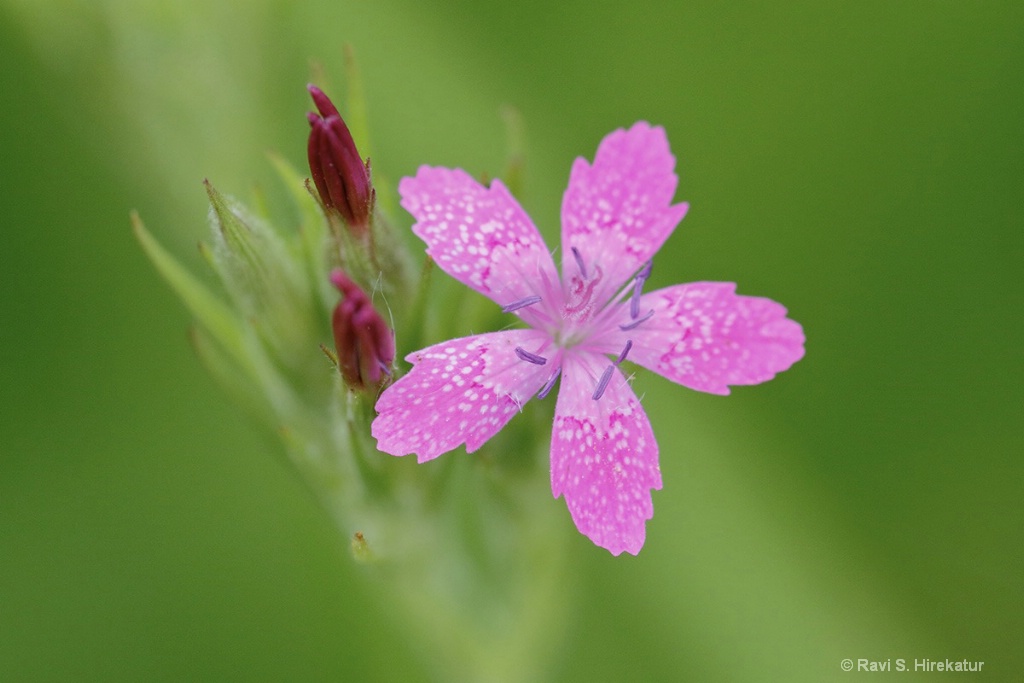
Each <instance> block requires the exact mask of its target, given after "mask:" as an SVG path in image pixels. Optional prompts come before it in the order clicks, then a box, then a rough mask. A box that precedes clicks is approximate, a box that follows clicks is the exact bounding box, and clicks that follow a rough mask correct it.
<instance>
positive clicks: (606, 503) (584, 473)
mask: <svg viewBox="0 0 1024 683" xmlns="http://www.w3.org/2000/svg"><path fill="white" fill-rule="evenodd" d="M609 363H610V361H608V359H607V358H605V357H603V356H600V355H597V354H591V353H571V354H566V356H565V358H564V360H563V365H562V386H561V387H560V389H559V393H558V404H557V406H556V407H555V426H554V431H553V433H552V435H551V493H552V494H554V496H555V497H556V498H557V497H559V496H561V495H565V502H566V505H567V506H568V507H569V513H570V514H571V515H572V519H573V522H575V523H576V528H577V529H579V530H580V533H582V534H584V535H585V536H587V537H588V538H590V540H592V541H593V542H594V543H596V544H597V545H599V546H601V547H602V548H606V549H608V550H609V551H610V552H611V553H612V554H613V555H618V554H619V553H621V552H622V551H623V550H625V551H626V552H628V553H632V554H633V555H636V554H637V553H638V552H640V548H641V547H643V544H644V536H645V528H644V525H645V522H646V521H647V520H648V519H650V518H651V517H652V516H653V515H654V505H653V503H652V501H651V489H660V488H661V470H660V469H659V468H658V444H657V442H656V441H655V440H654V433H653V432H652V431H651V424H650V422H649V421H648V420H647V415H646V414H644V411H643V409H642V408H641V407H640V401H639V400H638V399H637V397H636V394H634V393H633V390H632V389H631V388H630V386H629V383H628V382H627V381H626V378H625V377H623V376H622V373H621V372H620V371H619V369H618V368H615V369H614V370H613V372H612V378H611V381H610V382H609V383H608V386H607V388H606V389H605V391H604V394H603V395H602V396H601V398H600V399H599V400H594V399H593V398H592V396H593V394H594V389H595V386H596V384H597V383H598V381H599V378H600V376H601V375H602V374H603V373H604V371H605V368H607V367H608V365H609Z"/></svg>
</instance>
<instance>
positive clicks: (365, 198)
mask: <svg viewBox="0 0 1024 683" xmlns="http://www.w3.org/2000/svg"><path fill="white" fill-rule="evenodd" d="M308 89H309V94H310V95H311V96H312V98H313V103H314V104H316V108H317V111H319V112H320V115H319V116H317V115H316V114H314V113H313V112H309V113H308V114H307V118H308V119H309V127H310V130H309V143H308V146H307V153H308V156H309V170H310V173H311V174H312V176H313V183H314V184H315V185H316V189H317V194H319V195H320V200H321V201H322V202H323V203H324V206H326V207H327V208H329V209H335V210H337V211H338V212H339V213H340V214H341V215H342V217H343V218H344V219H345V223H346V224H347V225H348V226H349V228H350V229H352V230H353V231H354V232H355V233H356V234H363V233H364V232H365V231H366V229H367V228H368V227H369V224H370V214H371V213H372V211H373V201H374V190H373V185H372V184H371V183H370V162H369V160H367V162H366V163H365V164H364V163H363V160H362V158H360V156H359V151H358V150H356V143H355V141H353V140H352V135H351V133H349V130H348V126H346V125H345V121H344V120H343V119H342V118H341V114H339V113H338V109H337V107H335V106H334V103H332V102H331V100H330V99H329V98H328V97H327V95H325V94H324V93H323V92H322V91H321V90H320V88H318V87H316V86H315V85H310V86H308Z"/></svg>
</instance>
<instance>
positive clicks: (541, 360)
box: [516, 346, 548, 365]
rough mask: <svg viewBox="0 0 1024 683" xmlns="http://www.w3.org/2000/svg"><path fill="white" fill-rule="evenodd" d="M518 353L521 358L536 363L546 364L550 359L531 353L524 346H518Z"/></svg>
mask: <svg viewBox="0 0 1024 683" xmlns="http://www.w3.org/2000/svg"><path fill="white" fill-rule="evenodd" d="M516 355H517V356H519V359H520V360H525V361H526V362H528V363H533V364H534V365H544V364H545V363H547V362H548V359H547V358H545V357H544V356H538V355H537V354H535V353H530V352H529V351H527V350H526V349H524V348H523V347H522V346H517V347H516Z"/></svg>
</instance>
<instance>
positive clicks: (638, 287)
mask: <svg viewBox="0 0 1024 683" xmlns="http://www.w3.org/2000/svg"><path fill="white" fill-rule="evenodd" d="M643 288H644V281H643V279H641V278H639V277H638V278H637V279H636V280H634V281H633V298H632V299H630V301H629V317H630V318H632V319H633V320H636V317H637V316H638V315H640V294H641V292H642V291H643Z"/></svg>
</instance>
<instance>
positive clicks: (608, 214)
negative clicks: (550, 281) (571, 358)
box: [562, 121, 688, 303]
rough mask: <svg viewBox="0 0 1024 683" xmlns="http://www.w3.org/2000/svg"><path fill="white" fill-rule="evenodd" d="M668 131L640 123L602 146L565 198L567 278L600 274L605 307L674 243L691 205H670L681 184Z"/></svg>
mask: <svg viewBox="0 0 1024 683" xmlns="http://www.w3.org/2000/svg"><path fill="white" fill-rule="evenodd" d="M675 165H676V159H675V157H674V156H672V152H671V151H670V150H669V146H668V139H667V138H666V137H665V130H664V129H663V128H661V127H660V126H658V127H653V128H652V127H651V125H650V124H648V123H646V122H644V121H640V122H639V123H636V124H634V125H633V127H632V128H630V129H629V130H622V129H619V130H616V131H615V132H613V133H611V134H609V135H608V136H607V137H605V139H604V140H602V141H601V145H600V147H598V149H597V156H596V157H595V158H594V163H593V165H590V164H588V163H587V160H586V159H583V158H582V157H581V158H578V159H576V161H575V163H573V166H572V173H571V174H570V176H569V188H568V189H567V190H566V191H565V196H564V197H563V199H562V274H563V278H565V280H566V281H567V282H568V281H569V279H570V277H571V274H572V273H575V272H576V271H577V270H578V268H579V267H578V266H577V264H576V259H575V256H574V254H573V249H574V248H575V249H576V250H577V251H578V252H579V254H580V256H581V258H582V262H583V264H584V266H585V267H586V268H587V269H588V271H590V272H588V273H587V275H589V276H591V277H593V275H592V273H593V272H595V270H596V269H597V268H600V269H601V276H602V280H601V283H600V285H599V291H598V293H597V294H595V299H596V300H597V301H598V302H601V303H603V302H604V301H606V300H607V299H608V298H610V297H611V296H612V295H613V294H614V293H615V292H616V290H618V289H619V288H620V287H621V286H622V285H623V284H625V282H626V281H627V280H628V279H629V278H630V277H631V276H632V275H633V273H635V272H636V271H637V270H638V269H639V268H640V266H641V265H642V264H643V263H644V262H645V261H647V260H648V259H650V258H651V257H652V256H654V253H655V252H656V251H657V250H658V249H659V248H660V247H661V245H662V244H663V243H664V242H665V240H666V239H668V236H669V235H670V234H671V233H672V231H673V230H674V229H675V227H676V225H677V224H678V223H679V221H680V220H682V218H683V216H684V215H686V210H687V208H688V205H687V204H685V203H683V204H676V205H675V206H672V204H671V202H672V197H673V196H674V195H675V192H676V185H677V184H678V182H679V179H678V178H677V177H676V174H675V172H674V169H675Z"/></svg>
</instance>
